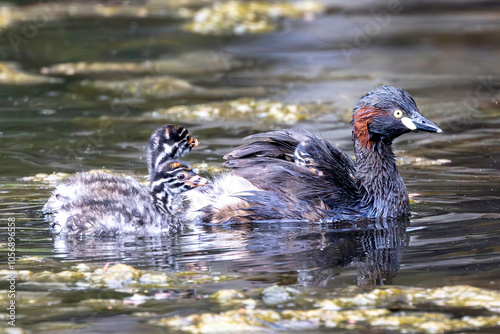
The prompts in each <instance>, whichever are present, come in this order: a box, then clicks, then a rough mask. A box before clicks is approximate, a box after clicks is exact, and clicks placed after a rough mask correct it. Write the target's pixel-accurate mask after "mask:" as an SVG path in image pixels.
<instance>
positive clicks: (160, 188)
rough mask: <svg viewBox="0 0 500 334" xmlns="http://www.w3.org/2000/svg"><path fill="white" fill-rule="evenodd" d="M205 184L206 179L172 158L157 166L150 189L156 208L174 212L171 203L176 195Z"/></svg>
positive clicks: (206, 182)
mask: <svg viewBox="0 0 500 334" xmlns="http://www.w3.org/2000/svg"><path fill="white" fill-rule="evenodd" d="M206 184H208V180H207V179H206V178H204V177H201V176H199V175H198V174H196V173H195V172H194V171H193V170H192V169H191V167H190V166H189V165H188V164H187V163H185V162H180V161H177V160H174V161H168V162H165V163H163V164H162V165H161V166H159V167H158V169H157V170H156V173H155V174H154V176H153V178H152V179H151V185H150V190H151V194H152V196H153V197H154V201H155V204H156V206H157V207H158V209H159V210H160V211H163V212H169V213H171V214H174V213H175V212H173V211H174V210H173V203H174V199H175V197H176V196H177V195H179V194H181V193H183V192H185V191H188V190H191V189H193V188H196V187H198V186H204V185H206Z"/></svg>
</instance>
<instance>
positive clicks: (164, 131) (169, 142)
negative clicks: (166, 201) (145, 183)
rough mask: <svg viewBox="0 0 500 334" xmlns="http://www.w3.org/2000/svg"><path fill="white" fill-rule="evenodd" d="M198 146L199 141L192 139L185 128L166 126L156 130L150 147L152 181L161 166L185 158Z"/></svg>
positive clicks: (149, 161)
mask: <svg viewBox="0 0 500 334" xmlns="http://www.w3.org/2000/svg"><path fill="white" fill-rule="evenodd" d="M198 144H199V142H198V140H197V139H195V138H193V137H191V135H190V134H189V131H188V130H187V129H186V128H185V127H183V126H178V125H164V126H161V127H159V128H158V129H156V130H155V131H154V132H153V134H152V135H151V137H150V139H149V147H148V169H149V177H150V180H153V175H154V174H155V171H156V170H157V169H158V167H159V166H160V165H162V164H164V163H165V162H167V161H170V160H174V159H178V158H181V157H183V156H185V155H186V154H188V153H189V152H190V151H191V149H192V148H193V147H196V146H198Z"/></svg>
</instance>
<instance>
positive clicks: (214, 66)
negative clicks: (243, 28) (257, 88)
mask: <svg viewBox="0 0 500 334" xmlns="http://www.w3.org/2000/svg"><path fill="white" fill-rule="evenodd" d="M238 66H241V62H239V61H237V60H235V59H233V57H231V56H230V55H228V54H226V53H222V52H209V51H205V52H203V51H200V52H189V53H184V54H181V55H180V56H178V57H172V58H169V59H158V60H148V61H144V62H121V63H120V62H113V63H103V62H85V61H83V62H76V63H62V64H55V65H52V66H49V67H43V68H42V69H41V70H40V71H41V73H42V74H50V75H64V76H73V75H97V74H151V75H153V74H154V75H157V74H171V73H174V74H204V73H214V72H222V71H228V70H230V69H233V68H234V67H238Z"/></svg>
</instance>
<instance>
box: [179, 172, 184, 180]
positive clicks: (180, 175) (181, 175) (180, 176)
mask: <svg viewBox="0 0 500 334" xmlns="http://www.w3.org/2000/svg"><path fill="white" fill-rule="evenodd" d="M185 178H186V174H184V173H180V174H177V180H184V179H185Z"/></svg>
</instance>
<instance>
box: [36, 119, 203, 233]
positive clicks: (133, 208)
mask: <svg viewBox="0 0 500 334" xmlns="http://www.w3.org/2000/svg"><path fill="white" fill-rule="evenodd" d="M188 136H189V137H188ZM196 145H198V141H197V140H195V139H192V138H191V136H190V135H189V133H188V132H187V130H186V129H185V128H183V127H179V126H174V125H167V126H162V127H160V128H159V129H157V130H156V131H155V132H154V133H153V134H152V135H151V138H150V141H149V150H148V162H149V164H148V166H149V169H150V171H149V172H150V173H149V174H150V175H151V176H150V177H151V180H150V182H151V183H150V187H149V189H148V188H146V187H144V186H142V185H141V184H140V183H139V182H138V181H137V180H136V179H134V178H132V177H122V176H119V175H114V174H110V173H105V172H84V173H77V174H75V175H74V176H72V177H70V178H68V179H66V180H64V181H63V182H61V183H60V184H59V185H58V186H57V188H56V189H55V191H54V192H53V194H52V196H51V197H50V198H49V200H48V201H47V203H46V204H45V206H44V208H43V212H44V213H45V214H46V218H47V220H48V221H49V223H50V228H51V231H52V232H53V233H55V234H59V233H63V234H75V235H76V234H79V235H115V234H126V233H143V234H144V233H169V232H175V231H177V230H178V229H179V228H180V223H179V221H178V220H177V219H176V218H175V217H174V215H175V214H176V209H177V208H179V207H180V205H181V202H180V199H179V197H178V194H180V193H182V192H185V191H188V190H190V189H193V188H195V187H197V186H203V185H205V184H207V180H206V179H204V178H202V177H200V176H198V175H197V174H196V173H194V172H193V170H192V169H191V168H190V167H189V165H188V164H186V163H183V162H179V161H177V160H173V159H174V157H175V158H177V157H180V156H181V155H184V154H186V153H188V152H189V151H190V150H191V148H192V147H194V146H196ZM164 150H167V152H170V155H168V156H167V155H164V154H162V152H159V151H164ZM167 157H168V159H167ZM156 160H161V161H162V162H160V163H157V162H156ZM151 169H153V170H151Z"/></svg>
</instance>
